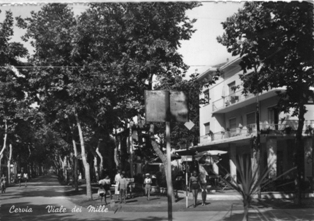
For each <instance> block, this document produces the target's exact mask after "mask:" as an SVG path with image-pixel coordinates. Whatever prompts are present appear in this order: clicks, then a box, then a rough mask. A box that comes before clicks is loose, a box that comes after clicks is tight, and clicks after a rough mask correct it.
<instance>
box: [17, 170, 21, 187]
mask: <svg viewBox="0 0 314 221" xmlns="http://www.w3.org/2000/svg"><path fill="white" fill-rule="evenodd" d="M17 179H18V182H19V186H21V180H22V174H21V172H18V174H17Z"/></svg>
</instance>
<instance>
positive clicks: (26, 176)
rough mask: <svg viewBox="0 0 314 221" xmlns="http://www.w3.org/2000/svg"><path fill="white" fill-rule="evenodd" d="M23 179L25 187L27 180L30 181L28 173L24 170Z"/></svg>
mask: <svg viewBox="0 0 314 221" xmlns="http://www.w3.org/2000/svg"><path fill="white" fill-rule="evenodd" d="M23 179H24V182H25V187H27V181H28V173H27V172H24V174H23Z"/></svg>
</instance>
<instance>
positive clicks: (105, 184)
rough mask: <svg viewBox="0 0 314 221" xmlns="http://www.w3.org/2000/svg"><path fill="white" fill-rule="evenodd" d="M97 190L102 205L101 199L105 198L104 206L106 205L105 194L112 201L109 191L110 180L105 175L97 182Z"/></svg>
mask: <svg viewBox="0 0 314 221" xmlns="http://www.w3.org/2000/svg"><path fill="white" fill-rule="evenodd" d="M98 183H99V189H98V195H99V196H100V201H101V203H102V201H103V198H105V205H107V194H108V193H109V195H110V199H112V194H111V191H110V183H111V182H110V178H109V176H108V175H107V176H106V177H105V178H104V179H102V180H99V182H98Z"/></svg>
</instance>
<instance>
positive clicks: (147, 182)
mask: <svg viewBox="0 0 314 221" xmlns="http://www.w3.org/2000/svg"><path fill="white" fill-rule="evenodd" d="M152 183H153V182H152V179H151V178H150V175H149V173H146V178H145V179H144V185H145V195H146V196H147V200H149V198H150V190H151V188H152V186H151V185H152Z"/></svg>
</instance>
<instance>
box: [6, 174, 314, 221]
mask: <svg viewBox="0 0 314 221" xmlns="http://www.w3.org/2000/svg"><path fill="white" fill-rule="evenodd" d="M70 191H71V187H64V186H60V185H59V183H58V181H57V179H56V177H55V176H45V177H40V178H37V179H34V180H32V182H30V183H29V185H28V186H27V187H24V186H21V187H19V186H14V187H10V188H8V189H7V192H6V193H5V194H2V195H0V199H1V208H0V220H1V221H11V220H12V221H19V220H20V221H24V220H25V221H27V220H30V221H54V220H58V221H59V220H66V221H67V220H69V221H72V220H73V221H74V220H113V221H122V220H123V221H133V220H134V221H135V220H142V221H161V220H168V213H167V209H166V208H167V207H166V205H167V204H165V202H164V201H163V200H162V199H156V200H155V201H154V200H153V201H151V202H149V203H148V202H145V201H144V198H138V199H136V200H135V201H132V200H131V201H129V202H128V203H127V204H126V205H124V204H123V205H120V204H116V205H114V206H113V207H110V206H108V207H107V208H105V207H101V205H100V203H99V201H97V200H93V201H90V202H89V201H85V202H83V203H82V202H79V201H78V199H77V197H76V201H75V200H74V201H73V200H71V198H73V196H71V195H70V194H69V193H70ZM231 205H233V204H232V202H230V201H221V202H220V201H212V202H211V203H210V204H208V205H207V206H206V207H197V208H195V209H184V202H183V201H181V202H179V203H176V204H174V212H173V218H174V220H175V221H181V220H182V221H185V220H210V221H216V220H217V221H218V220H224V221H229V220H230V221H231V220H232V221H233V220H242V216H243V215H242V213H243V211H242V208H241V207H239V204H235V205H236V206H235V207H234V208H233V209H232V210H231ZM92 206H93V207H94V208H95V210H93V207H92ZM237 206H238V207H237ZM180 208H181V209H180ZM259 211H260V213H257V212H256V210H255V211H251V215H250V217H251V219H250V220H274V221H275V220H276V221H278V220H300V221H301V220H314V213H313V209H274V208H269V207H261V208H259Z"/></svg>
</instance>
